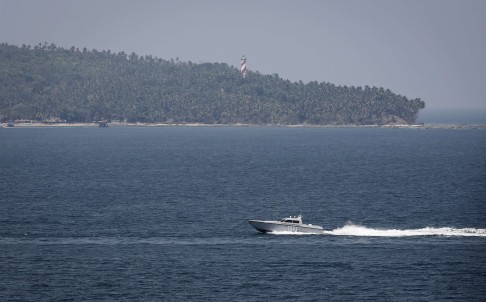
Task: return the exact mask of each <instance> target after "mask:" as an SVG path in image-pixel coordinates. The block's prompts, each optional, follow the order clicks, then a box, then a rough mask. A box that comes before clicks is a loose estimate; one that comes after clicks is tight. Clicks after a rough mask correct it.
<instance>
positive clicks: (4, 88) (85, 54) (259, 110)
mask: <svg viewBox="0 0 486 302" xmlns="http://www.w3.org/2000/svg"><path fill="white" fill-rule="evenodd" d="M424 106H425V104H424V102H423V101H421V100H420V99H408V98H406V97H404V96H401V95H397V94H394V93H392V92H391V91H390V90H388V89H383V88H377V87H368V86H365V87H364V88H362V87H348V86H335V85H333V84H330V83H325V82H323V83H318V82H309V83H307V84H304V83H302V82H301V81H300V82H290V81H288V80H284V79H282V78H280V77H279V76H278V75H277V74H273V75H263V74H260V73H259V72H251V71H250V72H249V73H248V75H247V77H246V78H244V79H243V78H242V76H241V74H240V73H239V70H238V69H237V68H236V67H233V66H228V65H227V64H223V63H203V64H195V63H192V62H190V61H189V62H180V61H179V60H178V59H176V60H175V61H174V60H173V59H171V60H163V59H160V58H156V57H152V56H138V55H137V54H135V53H132V54H129V55H127V54H126V53H124V52H119V53H112V52H110V51H109V50H108V51H105V50H103V51H98V50H96V49H93V50H91V51H89V50H87V49H86V48H84V49H82V50H79V49H78V48H75V47H71V48H70V49H64V48H60V47H57V46H56V45H54V44H50V45H49V44H47V43H44V44H39V45H37V46H35V47H31V46H26V45H23V46H22V47H18V46H14V45H8V44H6V43H3V44H0V119H2V120H7V119H30V120H40V121H42V120H46V119H53V118H59V119H63V120H66V121H68V122H90V121H94V120H126V121H129V122H135V121H137V122H172V123H184V122H188V123H189V122H199V123H209V124H235V123H246V124H304V123H306V124H316V125H328V124H334V125H341V124H357V125H368V124H389V123H413V122H414V121H415V119H416V117H417V113H418V111H419V110H420V109H422V108H424Z"/></svg>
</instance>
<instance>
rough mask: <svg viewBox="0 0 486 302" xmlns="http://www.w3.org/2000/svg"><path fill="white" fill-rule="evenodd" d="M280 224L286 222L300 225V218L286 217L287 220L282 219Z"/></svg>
mask: <svg viewBox="0 0 486 302" xmlns="http://www.w3.org/2000/svg"><path fill="white" fill-rule="evenodd" d="M280 222H286V223H297V224H302V216H301V215H299V216H295V217H292V216H290V217H288V218H283V219H282V220H280Z"/></svg>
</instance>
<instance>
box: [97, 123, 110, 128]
mask: <svg viewBox="0 0 486 302" xmlns="http://www.w3.org/2000/svg"><path fill="white" fill-rule="evenodd" d="M108 125H109V123H108V121H101V122H98V126H99V127H100V128H108Z"/></svg>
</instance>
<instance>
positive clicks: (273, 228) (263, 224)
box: [248, 215, 323, 234]
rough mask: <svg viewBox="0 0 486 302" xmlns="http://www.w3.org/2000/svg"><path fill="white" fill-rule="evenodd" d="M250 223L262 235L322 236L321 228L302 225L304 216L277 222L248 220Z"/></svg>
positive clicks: (291, 217)
mask: <svg viewBox="0 0 486 302" xmlns="http://www.w3.org/2000/svg"><path fill="white" fill-rule="evenodd" d="M248 223H249V224H250V225H251V226H252V227H254V228H255V229H256V230H257V231H259V232H262V233H288V232H291V233H306V234H322V233H323V229H322V227H321V226H318V225H312V224H305V223H302V215H299V216H290V217H287V218H283V219H281V220H279V221H277V220H248Z"/></svg>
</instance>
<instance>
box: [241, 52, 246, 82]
mask: <svg viewBox="0 0 486 302" xmlns="http://www.w3.org/2000/svg"><path fill="white" fill-rule="evenodd" d="M241 74H242V75H243V79H244V78H246V57H245V56H242V57H241Z"/></svg>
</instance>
